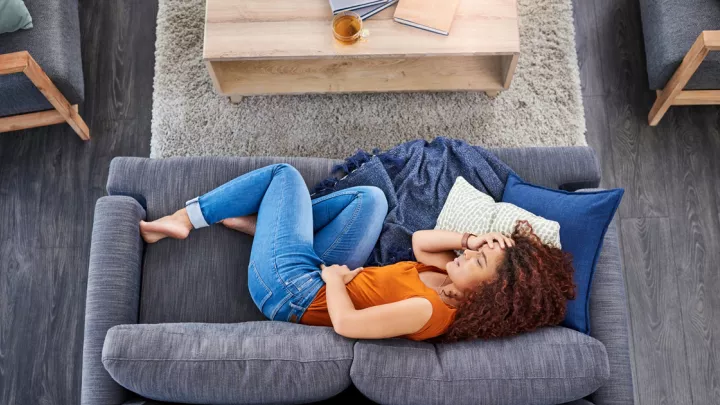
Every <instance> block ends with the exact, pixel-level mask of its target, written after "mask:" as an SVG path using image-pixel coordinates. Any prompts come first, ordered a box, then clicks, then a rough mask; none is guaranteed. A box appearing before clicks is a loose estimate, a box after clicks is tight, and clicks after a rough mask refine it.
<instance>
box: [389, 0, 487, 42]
mask: <svg viewBox="0 0 720 405" xmlns="http://www.w3.org/2000/svg"><path fill="white" fill-rule="evenodd" d="M465 1H473V0H465ZM458 4H460V0H400V3H399V4H398V6H397V8H396V9H395V21H397V22H399V23H400V24H405V25H409V26H411V27H415V28H420V29H423V30H426V31H430V32H434V33H436V34H442V35H448V34H449V33H450V27H451V26H452V23H453V20H454V19H455V11H457V7H458Z"/></svg>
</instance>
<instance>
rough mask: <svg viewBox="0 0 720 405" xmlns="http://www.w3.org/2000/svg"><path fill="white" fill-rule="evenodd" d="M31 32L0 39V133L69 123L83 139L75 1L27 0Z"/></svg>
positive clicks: (86, 131) (85, 137)
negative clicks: (79, 105)
mask: <svg viewBox="0 0 720 405" xmlns="http://www.w3.org/2000/svg"><path fill="white" fill-rule="evenodd" d="M25 5H26V6H27V8H28V11H30V14H31V16H32V18H33V25H34V27H33V28H31V29H29V30H20V31H16V32H11V33H6V34H0V94H1V95H2V97H0V132H7V131H15V130H20V129H26V128H34V127H39V126H45V125H52V124H60V123H65V122H66V123H68V124H69V125H70V126H71V127H72V129H73V130H74V131H75V132H76V133H77V134H78V136H80V138H81V139H83V140H88V139H90V131H89V129H88V127H87V125H86V124H85V121H83V119H82V117H80V115H79V114H78V104H79V103H81V102H82V101H83V98H84V92H85V87H84V83H83V69H82V57H81V49H80V23H79V19H78V4H77V0H25Z"/></svg>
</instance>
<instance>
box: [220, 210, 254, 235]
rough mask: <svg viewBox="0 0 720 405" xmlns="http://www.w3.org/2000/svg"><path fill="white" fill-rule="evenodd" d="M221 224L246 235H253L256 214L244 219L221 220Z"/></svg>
mask: <svg viewBox="0 0 720 405" xmlns="http://www.w3.org/2000/svg"><path fill="white" fill-rule="evenodd" d="M222 224H223V225H225V226H226V227H228V228H230V229H233V230H236V231H239V232H242V233H246V234H248V235H251V236H252V235H255V226H256V225H257V214H255V215H248V216H245V217H236V218H227V219H223V220H222Z"/></svg>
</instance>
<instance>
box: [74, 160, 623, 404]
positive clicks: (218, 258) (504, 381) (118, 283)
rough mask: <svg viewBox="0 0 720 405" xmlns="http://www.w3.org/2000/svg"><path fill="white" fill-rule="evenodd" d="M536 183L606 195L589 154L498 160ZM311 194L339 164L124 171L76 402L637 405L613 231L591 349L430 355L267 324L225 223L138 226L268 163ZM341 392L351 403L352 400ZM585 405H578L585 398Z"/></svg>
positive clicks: (118, 171) (95, 252) (98, 273)
mask: <svg viewBox="0 0 720 405" xmlns="http://www.w3.org/2000/svg"><path fill="white" fill-rule="evenodd" d="M495 152H496V153H497V154H498V156H499V157H500V158H501V159H502V160H504V161H505V162H506V163H508V164H509V165H510V166H511V167H512V168H513V169H514V170H515V171H516V172H517V173H518V174H519V175H520V176H522V177H524V178H525V179H526V180H527V181H530V182H534V183H537V184H541V185H545V186H548V187H554V188H564V189H567V190H577V189H580V188H589V187H597V185H598V184H599V177H600V175H599V169H598V164H597V161H596V158H595V156H594V153H593V152H592V150H591V149H589V148H524V149H501V150H496V151H495ZM277 162H287V163H290V164H292V165H293V166H295V167H296V168H297V169H298V170H299V171H300V172H301V173H302V174H303V176H304V178H305V181H306V182H307V184H308V185H314V184H315V183H316V182H318V181H320V180H321V179H323V178H324V177H325V176H326V175H327V174H328V173H329V171H330V169H331V167H332V166H333V165H334V164H335V163H337V162H336V161H333V160H329V159H306V158H212V157H205V158H173V159H164V160H153V159H144V158H116V159H115V160H113V162H112V164H111V167H110V177H109V180H108V186H107V188H108V193H109V196H108V197H103V198H101V199H100V200H99V201H98V202H97V206H96V210H95V223H94V227H93V235H92V248H91V257H90V272H89V278H88V293H87V307H86V317H85V346H84V358H83V373H82V374H83V378H82V403H83V404H85V405H100V404H103V405H113V404H114V405H119V404H131V403H136V404H137V403H146V404H150V403H154V402H153V400H158V401H169V402H184V403H223V404H230V403H304V402H313V401H320V400H323V399H327V398H330V397H332V396H333V395H337V394H340V393H341V392H343V390H346V389H347V388H348V387H350V385H351V384H354V385H355V387H356V388H357V390H359V391H360V392H361V393H362V394H364V395H365V396H367V397H368V398H370V399H372V400H373V401H376V402H379V403H383V404H408V405H410V404H422V403H428V404H443V403H453V404H465V403H478V404H514V403H534V404H558V403H564V402H568V401H575V402H574V404H577V405H580V404H585V405H587V404H595V405H611V404H612V405H629V404H632V403H633V389H632V378H631V371H630V358H629V352H628V319H627V307H626V296H625V288H624V281H623V275H622V269H621V262H620V253H619V249H618V241H617V233H616V230H615V227H614V226H612V227H611V228H610V230H609V231H608V233H607V235H606V237H605V242H604V247H603V250H602V253H601V255H600V258H599V263H598V266H597V270H596V272H595V279H594V282H593V285H592V294H591V327H592V336H587V335H584V334H581V333H579V332H576V331H573V330H570V329H566V328H562V327H554V328H544V329H541V330H539V331H536V332H533V333H528V334H524V335H520V336H516V337H512V338H507V339H496V340H492V341H472V342H463V343H455V344H445V345H441V344H438V345H433V344H431V343H425V342H411V341H407V340H403V339H388V340H381V341H360V340H358V341H355V340H350V339H345V338H342V337H340V336H338V335H336V334H335V333H334V332H333V331H332V329H331V328H324V327H310V326H305V325H297V324H290V323H278V322H270V321H264V318H263V316H262V314H261V313H260V312H259V311H258V310H257V308H256V307H255V305H254V304H253V302H252V301H251V299H250V297H249V295H248V294H247V277H248V270H247V266H248V257H249V252H250V246H251V242H252V239H251V238H250V237H249V236H247V235H244V234H241V233H239V232H234V231H231V230H228V229H226V228H224V227H222V226H215V227H210V228H205V229H202V230H198V231H197V232H194V233H193V234H192V235H191V238H190V240H187V241H178V240H169V239H166V240H163V241H161V242H159V243H156V244H153V245H144V244H143V241H142V239H141V238H140V235H139V231H138V223H139V221H140V220H142V219H147V220H153V219H156V218H158V217H161V216H164V215H167V214H169V213H172V212H174V211H175V210H176V209H178V208H179V207H181V206H182V203H183V202H184V201H186V200H188V199H190V198H193V197H195V196H196V195H199V194H201V193H203V192H205V191H207V190H210V189H212V188H214V187H216V186H218V185H220V184H222V183H224V182H226V181H228V180H230V179H232V178H234V177H237V176H239V175H241V174H244V173H246V172H248V171H250V170H253V169H255V168H258V167H262V166H266V165H268V164H271V163H277ZM342 395H348V391H346V392H345V393H344V394H342ZM583 398H584V399H583Z"/></svg>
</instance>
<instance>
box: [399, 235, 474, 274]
mask: <svg viewBox="0 0 720 405" xmlns="http://www.w3.org/2000/svg"><path fill="white" fill-rule="evenodd" d="M462 237H463V234H461V233H459V232H452V231H443V230H440V229H431V230H426V231H417V232H415V233H413V236H412V247H413V252H414V253H415V258H417V260H418V261H419V262H421V263H423V264H427V265H428V266H435V267H437V268H439V269H442V270H445V266H446V265H447V264H448V262H450V261H453V260H455V252H453V250H456V249H462ZM472 238H473V237H472V236H471V237H470V239H472ZM469 242H470V241H469V240H468V243H469Z"/></svg>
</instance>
